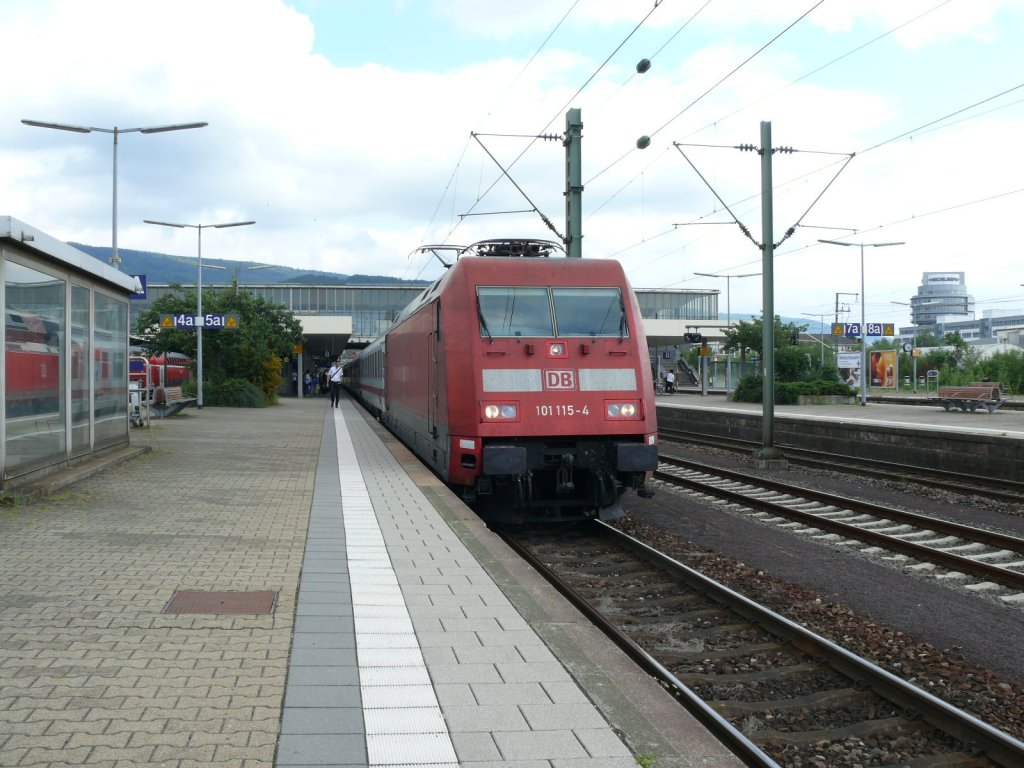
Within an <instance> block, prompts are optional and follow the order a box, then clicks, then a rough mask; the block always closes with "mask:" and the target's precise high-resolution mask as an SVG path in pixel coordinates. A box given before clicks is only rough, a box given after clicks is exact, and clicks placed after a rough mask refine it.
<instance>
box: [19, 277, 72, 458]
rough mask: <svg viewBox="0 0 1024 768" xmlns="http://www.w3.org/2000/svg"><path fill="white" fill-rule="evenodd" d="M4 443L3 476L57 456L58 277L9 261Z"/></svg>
mask: <svg viewBox="0 0 1024 768" xmlns="http://www.w3.org/2000/svg"><path fill="white" fill-rule="evenodd" d="M4 268H5V280H4V298H5V301H6V317H5V328H4V340H5V342H6V353H5V365H6V369H5V381H4V392H5V397H4V407H5V418H6V428H7V439H6V444H5V450H6V466H5V472H6V474H7V475H8V476H11V475H16V474H19V473H21V472H25V471H28V470H30V469H32V468H34V467H37V466H40V465H45V464H46V463H47V462H48V461H52V460H53V459H63V458H64V456H65V452H66V441H65V436H66V430H65V413H64V398H63V397H62V393H63V390H64V376H65V373H64V341H65V338H64V328H65V326H64V293H65V290H66V284H65V282H64V281H63V280H61V279H60V278H58V277H54V276H53V275H48V274H46V273H44V272H39V271H37V270H35V269H32V268H30V267H26V266H24V265H22V264H18V263H15V262H13V261H7V262H6V263H5V264H4Z"/></svg>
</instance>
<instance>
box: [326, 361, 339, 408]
mask: <svg viewBox="0 0 1024 768" xmlns="http://www.w3.org/2000/svg"><path fill="white" fill-rule="evenodd" d="M341 371H342V368H341V362H340V361H338V360H335V361H334V363H333V364H332V365H331V367H330V369H328V371H327V383H328V386H330V388H331V408H337V407H338V401H339V400H341Z"/></svg>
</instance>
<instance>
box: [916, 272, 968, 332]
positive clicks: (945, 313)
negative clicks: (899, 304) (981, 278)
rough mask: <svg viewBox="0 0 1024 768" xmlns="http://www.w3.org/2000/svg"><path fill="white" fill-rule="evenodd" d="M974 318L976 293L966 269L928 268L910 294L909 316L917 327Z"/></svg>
mask: <svg viewBox="0 0 1024 768" xmlns="http://www.w3.org/2000/svg"><path fill="white" fill-rule="evenodd" d="M973 319H974V297H973V296H970V295H969V294H968V293H967V284H966V283H965V282H964V273H963V272H925V273H924V275H923V277H922V278H921V285H920V286H919V287H918V289H917V294H915V295H914V296H911V297H910V320H911V322H912V323H913V324H914V325H915V326H918V327H921V326H929V325H935V324H936V323H943V322H955V321H957V320H973Z"/></svg>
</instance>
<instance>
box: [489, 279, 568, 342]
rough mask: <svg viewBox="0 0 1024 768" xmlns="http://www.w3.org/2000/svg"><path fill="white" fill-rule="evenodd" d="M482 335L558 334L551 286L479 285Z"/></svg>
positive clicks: (549, 335)
mask: <svg viewBox="0 0 1024 768" xmlns="http://www.w3.org/2000/svg"><path fill="white" fill-rule="evenodd" d="M477 306H478V308H479V316H480V335H481V336H484V337H496V336H543V337H551V336H554V335H555V332H554V326H553V324H552V322H551V305H550V303H549V302H548V290H547V288H512V287H506V288H497V287H483V286H481V287H479V288H477Z"/></svg>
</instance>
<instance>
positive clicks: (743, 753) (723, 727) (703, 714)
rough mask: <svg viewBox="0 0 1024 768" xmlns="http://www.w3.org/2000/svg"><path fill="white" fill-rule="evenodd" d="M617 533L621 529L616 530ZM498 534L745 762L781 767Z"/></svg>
mask: <svg viewBox="0 0 1024 768" xmlns="http://www.w3.org/2000/svg"><path fill="white" fill-rule="evenodd" d="M608 530H611V531H615V529H614V528H608ZM615 533H619V532H618V531H615ZM498 535H499V536H500V537H501V538H502V539H503V540H504V541H505V543H506V544H508V545H509V546H510V547H511V548H512V549H513V550H514V551H515V552H516V553H518V554H519V556H520V557H522V558H523V559H524V560H526V562H527V563H529V564H530V566H531V567H532V568H533V569H534V570H535V571H537V573H539V574H540V575H541V576H543V577H544V578H545V579H547V580H548V582H550V584H551V585H552V586H553V587H554V588H555V589H557V590H558V591H559V592H560V593H562V595H564V596H565V597H566V599H568V600H569V602H570V603H572V604H573V605H574V606H575V607H576V608H577V609H578V610H579V611H580V612H581V613H582V614H583V615H584V616H586V617H587V619H588V620H589V621H591V622H592V623H593V624H594V625H595V626H597V628H598V629H600V630H601V631H602V632H603V633H604V634H605V635H606V636H607V637H608V638H609V639H610V640H611V641H612V642H613V643H615V644H616V645H617V646H619V648H620V649H622V651H623V652H624V653H625V654H626V655H627V656H629V658H631V659H632V660H633V661H634V662H635V663H636V664H637V665H638V666H639V667H640V668H641V669H642V670H643V671H644V672H646V673H647V674H648V675H650V676H651V677H653V678H654V679H655V680H657V681H659V682H660V683H661V684H662V685H663V686H664V687H665V688H666V689H667V690H668V692H669V693H670V694H671V695H672V696H673V697H674V698H675V699H676V700H677V701H679V703H680V704H681V705H682V706H683V707H685V708H686V709H687V710H688V711H689V712H690V714H692V715H693V716H694V717H695V718H697V720H698V721H699V722H700V723H701V724H702V725H703V726H704V727H705V728H707V729H708V730H709V731H710V732H711V733H712V734H713V735H714V736H715V738H717V739H718V740H719V741H721V742H722V743H723V744H725V745H726V746H727V747H728V748H729V750H730V751H732V753H733V754H735V755H736V756H737V757H739V758H740V759H741V760H743V762H744V764H746V765H747V766H750V768H781V766H780V765H779V764H778V763H776V762H775V761H774V760H772V759H771V758H770V757H769V756H768V755H766V754H765V753H764V752H763V751H762V750H761V748H760V747H758V746H757V745H756V744H754V742H752V741H751V740H750V739H748V738H747V737H746V736H744V735H743V734H742V733H741V732H740V731H739V730H737V729H736V728H735V727H734V726H733V725H732V723H730V722H729V721H728V720H726V719H725V718H724V717H722V716H721V715H720V714H718V713H717V712H716V711H715V710H714V709H712V708H711V707H710V706H709V705H708V703H707V702H706V701H704V700H703V699H702V698H700V697H699V696H698V695H697V694H696V693H694V692H693V691H692V690H690V688H689V687H688V686H687V685H686V684H685V683H683V682H682V681H681V680H680V679H679V678H678V677H676V676H675V675H674V674H672V672H671V671H669V670H668V669H667V668H666V667H665V666H663V665H662V664H661V663H660V662H659V661H658V660H657V659H655V658H654V657H653V656H651V655H650V654H649V653H647V651H645V650H644V649H643V648H641V647H640V646H639V645H638V644H637V643H636V642H634V641H633V639H632V638H630V637H629V636H628V635H627V634H626V633H624V632H623V631H622V630H621V629H619V628H618V627H617V626H615V624H613V623H612V622H611V621H610V620H608V619H607V618H606V617H605V616H604V615H602V614H601V612H600V611H599V610H597V608H595V607H594V606H593V605H592V604H591V603H590V601H588V600H587V599H586V598H584V597H583V596H582V595H580V594H579V593H578V592H577V591H576V590H574V589H573V588H572V587H570V586H569V585H568V584H566V583H565V582H564V581H562V579H560V578H559V577H558V575H557V574H556V573H554V571H552V570H551V569H550V568H548V567H547V566H546V565H544V563H542V562H541V561H540V560H539V559H538V558H536V557H534V555H533V553H532V552H530V551H529V550H528V549H527V548H526V547H524V546H523V545H522V544H520V543H519V542H518V541H516V539H515V538H514V537H513V536H512V535H510V534H509V533H507V532H504V531H498ZM620 535H622V534H620Z"/></svg>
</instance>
